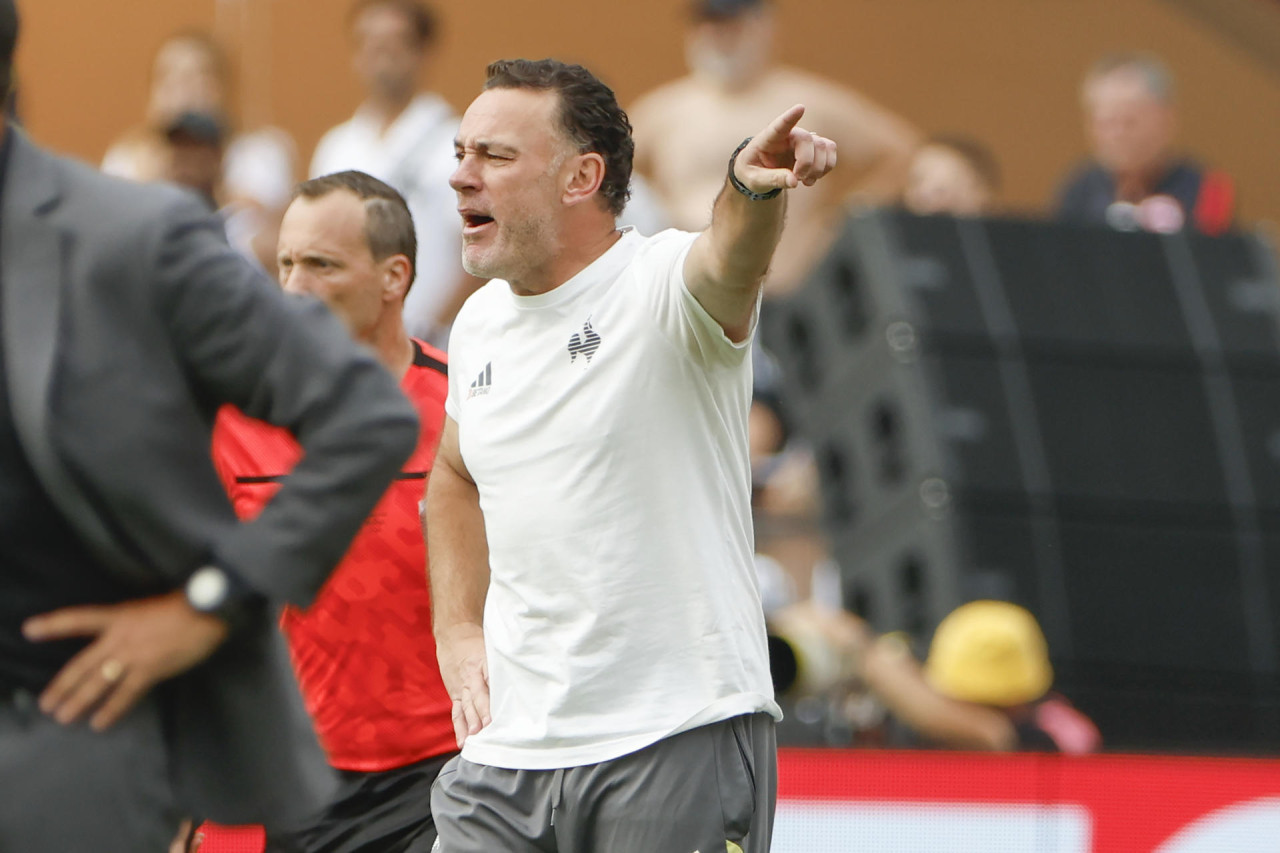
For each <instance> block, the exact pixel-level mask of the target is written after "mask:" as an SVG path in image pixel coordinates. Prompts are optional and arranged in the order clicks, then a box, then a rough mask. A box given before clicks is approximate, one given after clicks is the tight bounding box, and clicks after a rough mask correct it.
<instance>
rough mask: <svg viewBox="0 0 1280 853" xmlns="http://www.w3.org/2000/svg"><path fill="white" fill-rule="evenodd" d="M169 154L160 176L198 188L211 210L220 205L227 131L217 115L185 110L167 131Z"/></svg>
mask: <svg viewBox="0 0 1280 853" xmlns="http://www.w3.org/2000/svg"><path fill="white" fill-rule="evenodd" d="M164 135H165V140H166V141H167V143H168V154H167V156H166V157H164V158H163V160H162V162H161V164H160V165H161V174H160V177H161V178H163V179H164V180H166V181H170V182H171V183H175V184H178V185H180V186H184V187H188V188H190V189H192V190H194V191H195V192H196V193H197V194H198V195H199V196H200V197H201V198H202V199H204V201H205V203H206V204H208V205H209V209H210V210H217V209H218V187H219V184H220V183H221V180H222V162H223V145H224V143H225V131H224V129H223V127H222V124H221V123H220V122H219V121H218V118H217V116H214V115H210V114H208V113H196V112H185V113H182V114H181V115H179V116H177V117H176V118H175V119H174V120H173V121H172V122H171V123H170V124H169V126H168V127H167V128H165V131H164Z"/></svg>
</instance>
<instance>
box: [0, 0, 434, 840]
mask: <svg viewBox="0 0 1280 853" xmlns="http://www.w3.org/2000/svg"><path fill="white" fill-rule="evenodd" d="M16 40H17V13H16V10H15V9H14V7H13V0H0V77H3V78H4V79H0V84H7V82H8V80H7V78H8V75H9V69H10V66H11V59H12V56H13V49H14V46H15V42H16ZM0 91H3V88H0ZM0 181H2V182H3V184H2V186H0V792H3V793H2V794H0V850H5V851H10V850H12V851H23V853H27V851H31V853H36V851H58V853H63V851H67V853H71V852H72V851H81V850H94V851H121V853H125V851H127V853H137V851H146V850H163V849H164V848H165V845H166V844H167V843H168V841H169V839H170V838H171V837H172V835H173V833H174V830H175V829H176V828H177V826H178V819H179V816H180V815H183V814H193V813H194V814H199V815H202V816H208V817H210V818H213V819H216V820H219V821H223V822H228V823H241V822H260V823H265V824H267V825H268V826H274V827H282V828H288V827H290V826H292V825H296V824H298V823H300V822H302V821H303V820H305V819H306V818H307V817H309V816H310V815H311V814H312V813H313V812H314V811H315V810H317V809H319V808H320V807H321V806H322V805H323V804H324V802H325V801H326V799H327V797H328V796H329V794H330V793H331V790H332V788H331V784H332V779H331V777H330V776H329V771H328V769H327V764H326V762H325V759H324V756H323V754H322V752H321V751H320V749H319V744H318V743H317V742H316V739H315V736H314V733H313V732H312V730H311V728H310V725H309V723H308V721H307V717H306V713H305V711H304V709H303V706H302V702H301V699H300V697H299V694H298V690H297V686H296V684H295V683H294V681H293V677H292V674H291V671H290V668H289V663H288V658H287V654H286V653H285V651H284V648H283V646H282V643H281V640H280V638H279V634H278V632H277V631H276V630H275V626H274V619H273V614H274V613H275V611H276V607H277V605H278V604H280V603H282V602H293V603H296V604H300V605H303V606H305V605H306V604H307V603H308V602H309V601H310V599H311V597H312V596H313V595H314V593H315V592H316V591H317V590H318V589H319V587H320V586H321V584H322V582H323V581H324V579H325V577H326V575H327V574H328V572H329V571H330V570H331V568H332V567H333V565H334V564H335V563H336V562H337V561H338V559H339V558H340V557H341V556H342V553H343V551H344V549H345V547H346V545H347V542H348V541H349V540H350V539H351V537H352V536H353V535H354V534H355V532H356V530H357V529H358V528H359V526H360V523H361V522H362V521H363V520H364V518H365V517H366V516H367V515H368V513H369V511H370V510H371V509H372V508H373V506H374V504H375V503H376V501H377V499H378V498H379V496H380V495H381V494H382V492H383V491H384V489H385V487H386V486H387V484H388V483H389V482H390V480H391V478H392V477H393V476H394V474H395V473H396V471H397V470H398V468H399V466H400V464H401V463H402V462H403V461H404V460H405V459H406V458H407V457H408V455H409V453H410V451H411V450H412V449H413V446H414V442H415V440H416V438H417V428H416V427H417V425H416V418H415V415H414V413H413V410H412V408H411V407H410V405H409V403H408V402H407V401H406V400H405V399H404V398H403V396H402V395H401V394H400V392H399V390H398V389H397V387H396V383H395V380H394V379H393V378H392V377H391V376H390V375H389V374H388V373H387V372H386V370H385V369H384V368H382V367H381V365H379V363H378V362H377V360H376V359H375V357H374V356H373V354H372V353H370V352H366V351H364V350H362V349H360V348H358V347H357V345H355V344H353V343H352V342H351V340H350V338H349V336H348V335H347V333H346V331H345V330H344V329H343V327H342V326H341V324H340V323H339V322H338V321H337V320H336V319H335V318H334V317H333V316H332V315H331V314H330V313H329V312H328V310H327V309H326V308H324V306H323V305H321V304H320V303H319V302H316V301H312V300H305V299H300V298H296V297H287V296H285V295H284V294H283V293H281V292H280V290H279V289H278V288H277V287H275V286H274V285H273V284H272V283H271V282H269V281H268V280H267V279H266V278H265V277H263V276H261V275H260V274H259V273H257V272H255V271H254V270H253V269H252V268H251V267H249V266H248V265H247V264H246V262H244V261H242V260H241V259H240V258H239V256H237V255H236V254H235V253H234V252H232V251H231V250H230V249H229V248H227V246H226V241H225V239H224V238H223V235H222V233H221V230H220V226H219V224H218V222H217V221H216V220H215V219H213V218H211V217H209V216H208V215H207V214H206V213H205V212H204V211H203V210H202V209H201V206H200V205H199V203H198V202H197V201H195V200H194V199H193V198H192V197H190V196H187V195H186V194H184V193H182V192H181V191H179V190H175V189H167V188H159V187H146V186H138V185H131V184H125V183H121V182H118V181H115V180H112V179H109V178H105V177H103V176H101V175H99V174H98V173H96V172H94V171H93V170H91V169H89V168H87V167H84V166H81V165H79V164H76V163H73V162H71V161H69V160H65V159H62V158H59V157H56V156H53V155H51V154H49V153H46V152H44V151H42V150H41V149H39V148H38V147H36V146H35V145H33V144H32V143H31V142H30V141H29V140H28V139H27V138H26V137H25V136H24V135H23V134H22V133H21V132H20V131H18V130H17V129H15V128H14V127H12V126H10V127H7V128H4V129H3V131H2V135H0ZM224 402H229V403H234V404H235V405H236V406H238V407H239V408H240V409H242V410H243V411H245V412H246V413H248V414H250V415H252V416H254V417H257V418H260V419H263V420H267V421H270V422H272V423H276V424H280V425H282V426H285V427H287V428H289V429H290V430H292V431H293V432H294V433H295V434H296V435H297V436H298V438H299V440H300V441H301V443H302V445H303V447H304V450H305V458H304V459H303V460H302V462H301V463H300V464H299V465H298V466H297V468H296V469H295V470H294V472H293V474H292V476H290V477H289V478H288V480H287V481H286V482H285V483H284V484H283V486H282V488H281V489H280V491H279V493H278V495H277V497H276V498H275V500H273V501H272V502H271V503H270V504H269V505H268V506H267V507H266V509H265V510H264V511H263V512H262V514H261V515H260V516H259V517H258V519H257V520H255V521H254V522H251V523H246V524H240V523H239V522H238V521H237V520H236V517H235V514H234V513H233V511H232V508H231V506H230V504H229V503H228V501H227V498H226V495H225V493H224V491H223V489H222V487H221V485H220V483H219V480H218V477H217V475H216V473H215V471H214V468H213V465H212V462H211V460H210V453H209V442H210V432H211V428H212V423H213V418H214V413H215V411H216V410H217V408H218V406H219V405H221V404H222V403H224ZM424 808H425V804H424Z"/></svg>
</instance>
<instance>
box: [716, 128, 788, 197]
mask: <svg viewBox="0 0 1280 853" xmlns="http://www.w3.org/2000/svg"><path fill="white" fill-rule="evenodd" d="M753 138H754V137H751V136H748V137H747V138H746V139H744V140H742V144H741V145H739V146H738V147H737V148H735V149H734V151H733V154H732V155H730V157H729V183H730V184H731V185H732V186H733V188H734V189H735V190H737V191H738V192H740V193H742V194H743V195H745V196H746V197H747V198H749V199H750V200H751V201H768V200H769V199H771V198H777V197H778V194H779V193H781V192H782V187H774V188H773V189H771V190H769V191H768V192H767V193H758V192H755V191H753V190H749V189H747V187H746V185H745V184H743V183H742V181H740V180H738V176H737V175H735V174H734V173H733V164H734V163H735V162H737V160H738V155H739V154H741V153H742V149H743V148H746V147H747V146H748V145H750V144H751V140H752V139H753Z"/></svg>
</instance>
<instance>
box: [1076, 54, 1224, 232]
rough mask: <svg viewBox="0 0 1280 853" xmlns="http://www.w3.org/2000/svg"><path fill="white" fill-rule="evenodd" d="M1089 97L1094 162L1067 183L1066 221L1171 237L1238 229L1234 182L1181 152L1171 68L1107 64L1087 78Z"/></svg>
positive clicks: (1134, 60) (1144, 62)
mask: <svg viewBox="0 0 1280 853" xmlns="http://www.w3.org/2000/svg"><path fill="white" fill-rule="evenodd" d="M1082 95H1083V105H1084V112H1085V123H1086V132H1087V135H1088V138H1089V145H1090V148H1091V149H1092V153H1093V160H1092V161H1091V162H1088V163H1085V164H1084V165H1082V166H1080V167H1079V168H1078V169H1077V170H1076V171H1075V172H1074V173H1073V174H1072V175H1071V176H1070V177H1069V178H1068V179H1067V182H1066V184H1065V186H1064V187H1063V188H1062V190H1061V191H1060V195H1059V200H1058V216H1059V218H1061V219H1065V220H1071V221H1077V222H1089V223H1099V224H1102V223H1106V224H1108V225H1111V226H1112V227H1113V228H1119V229H1121V230H1126V231H1137V230H1146V231H1158V232H1164V233H1169V232H1174V231H1180V230H1181V229H1182V228H1183V227H1187V226H1189V227H1192V228H1195V229H1196V230H1198V231H1201V232H1203V233H1205V234H1221V233H1223V232H1224V231H1226V230H1227V229H1228V228H1229V227H1230V226H1231V222H1232V218H1233V215H1234V206H1235V188H1234V186H1233V184H1232V182H1231V179H1230V178H1228V177H1227V176H1226V175H1225V174H1223V173H1222V172H1218V171H1214V170H1206V169H1204V168H1203V167H1201V166H1199V165H1198V164H1196V163H1195V162H1193V161H1191V160H1188V159H1185V158H1183V157H1181V156H1179V155H1178V154H1176V153H1175V149H1174V137H1175V135H1176V131H1177V110H1176V106H1175V103H1174V84H1173V76H1172V75H1171V74H1170V73H1169V69H1168V68H1167V67H1165V65H1164V63H1162V62H1161V61H1160V60H1158V59H1156V58H1155V57H1151V56H1145V55H1138V54H1120V55H1115V56H1109V57H1106V58H1104V59H1102V60H1101V61H1099V62H1098V63H1097V64H1095V65H1094V66H1093V68H1091V69H1090V70H1089V73H1088V74H1087V75H1086V76H1085V80H1084V87H1083V92H1082Z"/></svg>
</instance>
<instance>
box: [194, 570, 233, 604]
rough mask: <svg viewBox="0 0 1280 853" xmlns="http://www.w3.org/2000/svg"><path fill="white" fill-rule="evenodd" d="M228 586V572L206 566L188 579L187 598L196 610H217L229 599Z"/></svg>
mask: <svg viewBox="0 0 1280 853" xmlns="http://www.w3.org/2000/svg"><path fill="white" fill-rule="evenodd" d="M228 587H229V584H228V582H227V574H226V572H224V571H222V569H219V568H217V567H216V566H205V567H204V568H202V569H198V570H197V571H196V573H195V574H193V575H192V576H191V579H190V580H188V581H187V600H188V601H189V602H191V606H192V607H194V608H195V609H196V610H203V611H211V610H216V609H217V608H218V607H220V606H222V604H223V602H225V601H226V600H227V590H228Z"/></svg>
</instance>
